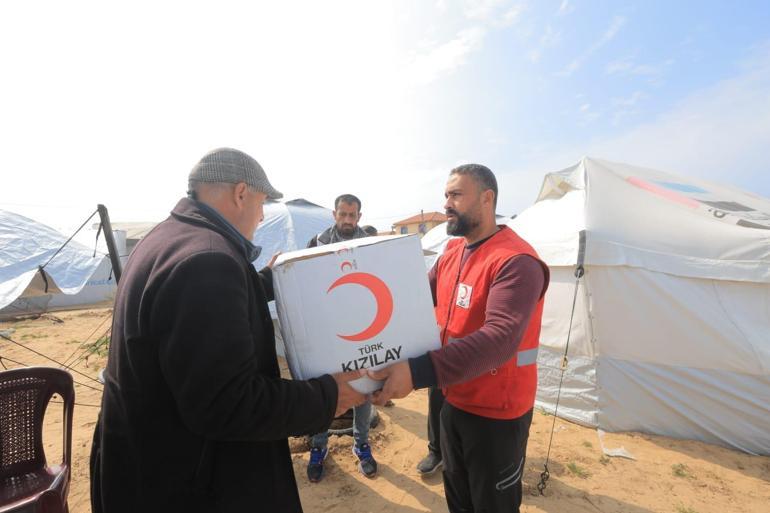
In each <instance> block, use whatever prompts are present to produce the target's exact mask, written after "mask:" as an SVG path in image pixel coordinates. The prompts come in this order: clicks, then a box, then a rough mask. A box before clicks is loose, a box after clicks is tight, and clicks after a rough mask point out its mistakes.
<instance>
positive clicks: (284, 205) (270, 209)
mask: <svg viewBox="0 0 770 513" xmlns="http://www.w3.org/2000/svg"><path fill="white" fill-rule="evenodd" d="M264 215H265V218H264V220H263V221H262V222H261V223H260V224H259V227H258V228H257V231H256V232H255V233H254V237H253V239H252V242H254V244H256V245H257V246H261V247H262V253H261V254H260V256H259V258H258V259H257V260H256V261H255V262H254V266H255V267H256V268H257V269H261V268H262V267H263V266H265V265H267V263H268V262H269V261H270V259H271V258H272V257H273V255H274V254H276V253H277V252H279V251H280V252H282V253H286V252H288V251H295V250H297V249H303V248H305V247H306V246H307V243H308V242H309V241H310V239H312V238H313V236H315V235H317V234H318V233H320V232H322V231H324V230H325V229H327V228H328V227H330V226H331V225H332V224H334V217H333V216H332V211H331V210H330V209H328V208H324V207H321V206H319V205H316V204H315V203H311V202H310V201H307V200H305V199H301V198H299V199H293V200H289V201H286V202H278V201H269V202H267V203H265V208H264Z"/></svg>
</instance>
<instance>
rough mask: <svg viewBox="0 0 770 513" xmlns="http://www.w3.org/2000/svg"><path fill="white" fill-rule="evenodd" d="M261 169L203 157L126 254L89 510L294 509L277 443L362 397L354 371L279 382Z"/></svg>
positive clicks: (236, 157)
mask: <svg viewBox="0 0 770 513" xmlns="http://www.w3.org/2000/svg"><path fill="white" fill-rule="evenodd" d="M280 197H281V193H280V192H278V191H277V190H275V189H274V188H273V186H272V185H271V184H270V182H269V181H268V179H267V176H266V175H265V172H264V170H263V169H262V167H261V166H260V165H259V164H258V163H257V161H256V160H254V159H253V158H251V157H250V156H249V155H247V154H245V153H243V152H240V151H238V150H233V149H229V148H222V149H218V150H214V151H212V152H210V153H208V154H207V155H205V156H204V157H203V158H202V159H201V160H200V162H198V164H196V166H195V167H194V168H193V170H192V171H191V173H190V176H189V189H188V197H187V198H183V199H181V200H180V201H179V202H178V203H177V205H176V207H175V208H174V210H173V211H172V212H171V216H170V217H169V218H168V219H166V220H165V221H163V222H162V223H160V224H159V225H158V226H156V227H155V228H154V229H153V230H152V231H151V232H150V233H149V234H148V235H147V236H146V237H145V238H144V239H143V240H142V241H141V242H140V243H139V244H138V245H137V246H136V248H135V249H134V251H133V253H132V254H131V258H130V259H129V261H128V263H127V265H126V268H125V270H124V273H123V276H122V278H121V281H120V284H119V285H118V291H117V296H116V298H115V309H114V314H113V324H112V340H111V343H110V352H109V358H108V362H107V369H106V370H105V373H104V378H105V385H104V394H103V397H102V410H101V413H100V415H99V421H98V423H97V426H96V430H95V433H94V442H93V447H92V453H91V504H92V510H93V512H94V513H120V512H155V511H158V512H160V511H163V512H176V511H178V512H185V513H190V512H198V511H200V512H204V511H205V512H239V513H240V512H248V511H252V512H257V511H265V512H271V513H272V512H284V511H285V512H301V511H302V506H301V504H300V500H299V495H298V493H297V485H296V481H295V478H294V471H293V468H292V462H291V456H290V453H289V446H288V442H287V437H288V436H290V435H303V434H310V433H316V432H318V431H321V430H325V429H327V428H328V427H329V424H330V423H331V421H332V419H333V418H334V417H335V416H336V415H339V414H340V413H342V412H344V411H346V410H347V409H348V408H351V407H353V406H356V405H358V404H361V403H362V402H363V401H364V399H365V397H364V396H362V395H361V394H359V393H358V392H356V391H355V390H353V389H352V388H351V387H350V385H349V384H348V381H350V380H352V379H357V378H358V377H360V376H359V374H358V373H356V372H353V373H345V374H335V375H334V376H329V375H324V376H321V377H319V378H317V379H311V380H307V381H294V380H286V379H281V377H280V375H279V371H278V363H277V359H276V353H275V341H274V338H273V337H274V333H273V324H272V321H271V319H270V312H269V310H268V307H267V302H268V301H269V300H271V299H273V280H272V272H271V269H270V268H269V267H266V268H264V269H262V270H261V271H259V272H257V271H256V270H255V269H254V267H253V266H252V264H251V262H253V261H254V260H255V259H256V258H257V255H258V254H259V248H257V247H255V246H254V245H253V244H252V243H251V239H252V237H253V235H254V231H255V230H256V228H257V225H258V224H259V222H260V221H261V220H262V205H263V203H264V201H265V199H267V198H280Z"/></svg>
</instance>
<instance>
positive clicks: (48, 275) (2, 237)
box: [0, 210, 105, 308]
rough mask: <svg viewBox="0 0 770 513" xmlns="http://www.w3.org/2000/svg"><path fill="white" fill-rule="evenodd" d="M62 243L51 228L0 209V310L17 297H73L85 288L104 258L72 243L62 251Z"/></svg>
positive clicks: (57, 233) (91, 250) (59, 234)
mask: <svg viewBox="0 0 770 513" xmlns="http://www.w3.org/2000/svg"><path fill="white" fill-rule="evenodd" d="M66 241H67V237H66V236H65V235H63V234H61V233H59V232H57V231H56V230H54V229H53V228H50V227H48V226H46V225H44V224H41V223H38V222H36V221H33V220H32V219H29V218H27V217H24V216H21V215H18V214H15V213H13V212H8V211H6V210H0V308H3V307H5V306H7V305H9V304H11V303H12V302H13V301H15V300H16V299H17V298H20V297H32V296H36V295H42V294H52V293H63V294H76V293H78V292H79V291H80V290H81V289H82V288H83V286H85V284H86V283H87V282H88V280H89V279H90V278H91V276H92V275H93V274H94V272H95V271H96V269H97V268H98V267H99V265H100V264H101V263H102V260H104V259H105V256H104V254H103V253H96V256H94V250H93V249H89V248H86V247H85V246H83V245H81V244H79V243H77V242H75V241H70V242H69V243H68V244H67V245H66V246H64V247H63V248H62V246H63V245H64V244H65V242H66ZM60 248H61V251H59V250H60ZM57 251H58V254H57ZM54 255H55V256H54ZM52 257H53V259H51V258H52ZM40 266H45V268H44V271H43V273H44V277H43V276H42V275H41V273H40ZM46 282H47V284H46Z"/></svg>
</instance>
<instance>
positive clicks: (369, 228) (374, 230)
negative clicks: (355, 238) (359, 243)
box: [361, 224, 377, 236]
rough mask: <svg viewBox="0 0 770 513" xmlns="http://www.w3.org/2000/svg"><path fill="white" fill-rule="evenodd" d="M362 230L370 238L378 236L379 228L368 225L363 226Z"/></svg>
mask: <svg viewBox="0 0 770 513" xmlns="http://www.w3.org/2000/svg"><path fill="white" fill-rule="evenodd" d="M361 229H362V230H363V231H365V232H366V233H368V234H369V235H370V236H375V235H377V228H375V227H374V226H372V225H370V224H367V225H366V226H362V227H361Z"/></svg>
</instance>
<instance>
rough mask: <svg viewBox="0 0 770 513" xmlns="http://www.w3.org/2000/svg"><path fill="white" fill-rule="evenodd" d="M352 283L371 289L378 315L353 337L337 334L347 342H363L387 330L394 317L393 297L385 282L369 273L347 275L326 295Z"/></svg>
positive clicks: (336, 282)
mask: <svg viewBox="0 0 770 513" xmlns="http://www.w3.org/2000/svg"><path fill="white" fill-rule="evenodd" d="M350 283H355V284H356V285H361V286H362V287H366V288H367V289H369V292H371V293H372V295H373V296H374V299H375V301H376V302H377V313H376V315H375V316H374V320H373V321H372V323H371V324H370V325H369V327H367V328H366V329H365V330H363V331H361V332H360V333H355V334H353V335H340V334H337V336H338V337H340V338H344V339H345V340H349V341H351V342H361V341H362V340H367V339H370V338H372V337H375V336H377V335H378V334H379V333H380V332H381V331H382V330H384V329H385V326H387V325H388V323H389V322H390V317H391V316H392V315H393V296H392V295H391V293H390V289H388V286H387V285H385V282H384V281H382V280H381V279H379V278H378V277H376V276H374V275H373V274H369V273H350V274H346V275H345V276H342V277H341V278H339V279H338V280H337V281H335V282H334V283H332V285H331V287H329V290H327V291H326V293H327V294H328V293H329V292H331V291H332V290H334V289H335V288H337V287H339V286H340V285H347V284H350Z"/></svg>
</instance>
